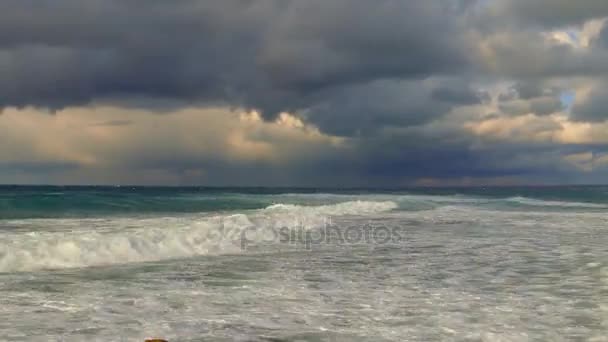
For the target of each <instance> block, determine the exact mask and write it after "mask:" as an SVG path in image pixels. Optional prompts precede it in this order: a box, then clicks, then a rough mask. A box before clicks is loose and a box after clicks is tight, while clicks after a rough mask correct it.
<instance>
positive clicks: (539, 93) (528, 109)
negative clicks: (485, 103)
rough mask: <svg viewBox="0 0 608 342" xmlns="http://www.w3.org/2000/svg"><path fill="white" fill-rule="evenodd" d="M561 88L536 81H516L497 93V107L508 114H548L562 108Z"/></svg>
mask: <svg viewBox="0 0 608 342" xmlns="http://www.w3.org/2000/svg"><path fill="white" fill-rule="evenodd" d="M560 96H561V90H560V89H557V88H554V87H545V86H543V85H542V84H541V83H540V82H538V81H532V82H530V81H528V82H518V83H516V84H514V85H513V86H512V87H510V88H509V90H508V91H506V92H503V93H500V94H499V95H498V101H499V103H498V108H499V109H500V110H501V111H502V112H503V113H505V114H508V115H515V116H517V115H525V114H536V115H549V114H553V113H556V112H559V111H561V110H563V109H564V105H563V103H562V101H561V99H560Z"/></svg>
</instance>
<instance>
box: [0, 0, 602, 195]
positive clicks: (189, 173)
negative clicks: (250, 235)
mask: <svg viewBox="0 0 608 342" xmlns="http://www.w3.org/2000/svg"><path fill="white" fill-rule="evenodd" d="M607 18H608V1H606V0H578V1H572V0H425V1H414V0H412V1H409V0H374V1H369V0H329V1H328V0H305V1H303V0H222V1H211V0H172V1H167V0H86V1H83V0H52V1H51V0H3V1H1V2H0V183H2V184H95V185H100V184H107V185H180V186H184V185H205V186H332V187H338V186H340V187H350V186H353V187H403V186H441V185H456V186H467V185H520V184H535V185H542V184H547V185H548V184H596V183H608V20H607Z"/></svg>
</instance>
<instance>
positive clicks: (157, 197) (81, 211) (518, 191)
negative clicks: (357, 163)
mask: <svg viewBox="0 0 608 342" xmlns="http://www.w3.org/2000/svg"><path fill="white" fill-rule="evenodd" d="M286 194H288V195H289V194H290V195H302V196H300V197H297V196H285V195H286ZM323 194H326V195H330V194H333V195H342V196H345V197H348V196H351V197H353V198H354V197H356V196H365V195H385V196H391V195H392V196H399V195H429V196H463V197H464V196H467V197H475V198H478V199H480V200H483V199H487V200H488V201H489V202H491V201H492V200H495V201H500V200H504V204H505V205H509V204H511V205H517V204H518V199H520V200H521V201H520V202H525V200H526V199H529V200H532V201H533V200H544V201H562V202H581V203H596V204H608V187H605V186H586V187H581V186H578V187H577V186H570V187H501V188H431V189H428V188H427V189H423V188H413V189H360V190H357V189H349V190H345V189H310V188H308V189H302V188H280V189H276V188H274V189H273V188H240V189H239V188H187V187H185V188H153V187H148V188H144V187H53V186H40V187H23V186H0V217H1V218H44V217H94V216H100V215H120V214H146V213H149V214H159V213H197V212H213V211H227V210H248V209H262V208H265V207H267V206H269V205H271V204H273V203H276V202H277V201H281V202H285V201H287V202H289V203H296V204H297V203H300V202H302V203H304V204H306V203H314V201H315V200H316V199H317V200H318V201H317V202H319V203H320V202H321V200H322V199H323ZM314 195H318V196H319V197H316V198H315V197H314ZM329 197H330V196H326V198H325V199H327V198H329ZM319 198H321V200H319ZM336 200H339V198H338V199H336ZM519 204H531V203H519ZM542 205H543V204H542V203H541V206H542ZM404 209H407V208H404Z"/></svg>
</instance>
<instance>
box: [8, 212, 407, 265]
mask: <svg viewBox="0 0 608 342" xmlns="http://www.w3.org/2000/svg"><path fill="white" fill-rule="evenodd" d="M395 208H397V204H396V203H394V202H371V201H353V202H345V203H338V204H332V205H323V206H300V205H285V204H275V205H272V206H269V207H268V208H266V209H263V210H257V211H252V212H248V213H246V214H232V215H220V216H214V217H199V216H191V217H176V218H166V217H165V218H156V219H155V218H147V219H137V218H116V219H105V220H96V219H93V220H86V219H80V220H69V219H62V220H35V221H37V222H39V223H40V222H42V223H45V224H53V222H55V224H62V225H64V226H66V227H70V228H71V229H72V230H58V231H41V232H13V233H4V234H0V273H2V272H26V271H35V270H40V269H63V268H79V267H90V266H107V265H115V264H126V263H139V262H151V261H161V260H167V259H176V258H188V257H194V256H202V255H218V254H234V253H240V252H242V249H243V243H244V239H247V240H249V239H251V238H252V237H253V238H259V239H264V231H265V230H271V229H278V228H303V229H314V228H319V227H322V226H323V225H324V224H327V222H328V220H329V219H330V218H331V217H336V216H345V215H372V214H376V213H381V212H386V211H390V210H393V209H395ZM20 222H21V223H22V224H23V223H24V222H25V223H27V220H21V221H20ZM87 222H88V223H91V224H94V225H95V226H96V229H91V227H89V226H87ZM77 226H80V227H77ZM55 229H57V227H55ZM252 232H253V234H251V233H252ZM245 233H247V235H245Z"/></svg>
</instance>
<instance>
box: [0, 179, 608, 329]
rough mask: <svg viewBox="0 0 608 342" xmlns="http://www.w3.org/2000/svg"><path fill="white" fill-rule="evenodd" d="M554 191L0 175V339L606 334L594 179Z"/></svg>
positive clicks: (601, 232)
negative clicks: (12, 184) (59, 184)
mask: <svg viewBox="0 0 608 342" xmlns="http://www.w3.org/2000/svg"><path fill="white" fill-rule="evenodd" d="M558 190H559V189H556V188H548V189H542V188H540V189H516V188H514V189H490V190H483V189H474V190H458V191H457V190H454V189H451V190H433V191H430V190H428V191H422V190H418V191H409V192H408V191H399V192H397V191H390V192H387V191H377V192H375V193H374V192H370V191H366V192H352V191H351V192H339V191H336V192H337V193H334V194H331V193H327V192H325V193H318V192H314V193H293V192H292V193H288V192H287V191H284V190H283V191H278V190H276V191H261V190H260V191H241V192H239V191H228V192H212V191H209V190H202V189H189V190H184V189H175V190H171V189H164V190H157V191H151V190H149V189H148V190H141V189H134V190H124V189H122V190H111V189H101V190H100V189H63V188H56V189H55V188H43V189H39V188H35V189H29V188H28V189H14V188H8V189H7V188H2V189H0V213H2V216H0V217H1V218H0V340H3V341H4V340H6V341H85V340H86V341H143V340H144V339H145V338H148V337H154V336H158V337H164V338H166V339H169V340H170V341H208V340H218V341H234V340H237V341H608V234H607V232H606V230H607V227H608V214H607V210H608V201H607V199H608V189H603V188H599V187H596V188H564V189H562V190H563V191H562V192H561V193H562V194H563V195H562V197H563V198H560V191H558ZM74 198H79V199H80V200H79V201H76V202H74V201H75V200H74ZM28 201H29V202H28ZM106 202H108V203H110V204H108V203H106ZM164 202H166V203H167V206H166V208H163V206H162V204H163V203H164ZM104 203H105V204H104ZM111 203H115V204H116V206H115V207H113V206H112V204H111Z"/></svg>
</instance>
